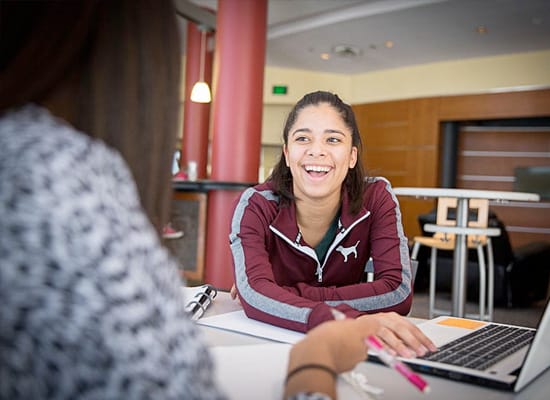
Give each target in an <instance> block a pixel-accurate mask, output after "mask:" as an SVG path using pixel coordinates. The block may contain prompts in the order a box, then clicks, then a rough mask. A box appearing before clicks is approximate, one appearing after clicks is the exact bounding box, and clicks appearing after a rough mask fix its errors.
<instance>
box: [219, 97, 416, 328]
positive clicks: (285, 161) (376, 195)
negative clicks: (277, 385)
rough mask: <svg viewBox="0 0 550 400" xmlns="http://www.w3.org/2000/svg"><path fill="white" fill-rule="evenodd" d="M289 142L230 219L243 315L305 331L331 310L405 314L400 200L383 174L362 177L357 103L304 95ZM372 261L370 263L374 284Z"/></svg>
mask: <svg viewBox="0 0 550 400" xmlns="http://www.w3.org/2000/svg"><path fill="white" fill-rule="evenodd" d="M283 142H284V146H283V152H282V154H281V159H280V161H279V162H278V164H277V165H276V166H275V168H274V170H273V173H272V175H271V176H270V177H269V178H268V180H267V181H266V182H265V183H263V184H261V185H258V186H256V187H253V188H250V189H248V190H246V191H245V192H244V193H243V194H242V196H241V197H240V199H239V201H238V202H237V204H236V207H235V212H234V216H233V219H232V223H231V234H230V243H231V249H232V253H233V263H234V272H235V287H236V292H238V295H239V298H240V301H241V303H242V305H243V307H244V310H245V312H246V314H247V315H248V316H249V317H251V318H255V319H258V320H261V321H264V322H268V323H272V324H275V325H279V326H282V327H285V328H289V329H294V330H298V331H302V332H305V331H308V330H310V329H312V328H313V327H315V326H317V325H319V324H320V323H322V322H324V321H327V320H330V319H332V314H331V311H330V310H331V308H332V307H334V308H337V309H338V310H340V311H342V312H343V313H345V314H346V315H347V316H348V317H352V318H355V317H360V316H362V315H364V314H368V313H374V312H378V311H396V312H398V313H400V314H406V313H408V311H409V309H410V306H411V301H412V288H411V269H410V259H409V252H408V247H407V239H406V237H405V236H404V234H403V228H402V225H401V212H400V210H399V204H398V202H397V199H396V197H395V195H394V194H393V191H392V189H391V185H390V183H389V182H388V181H387V180H385V179H384V178H367V177H366V176H365V172H364V170H363V164H362V160H361V159H360V155H361V150H362V143H361V136H360V134H359V131H358V128H357V124H356V122H355V116H354V114H353V110H352V109H351V107H350V106H349V105H348V104H346V103H344V102H343V101H342V100H341V99H340V98H339V97H338V96H337V95H335V94H333V93H329V92H322V91H319V92H313V93H309V94H307V95H305V96H304V97H303V98H302V99H301V100H300V101H298V103H297V104H296V105H295V106H294V108H293V109H292V110H291V112H290V114H289V116H288V118H287V121H286V124H285V127H284V130H283ZM369 259H372V262H371V263H367V262H368V261H369ZM367 265H369V266H370V265H373V266H374V267H373V268H374V271H373V272H374V280H373V281H370V280H369V282H367V281H366V280H365V279H364V276H365V272H366V271H365V267H366V266H367ZM369 272H372V271H369Z"/></svg>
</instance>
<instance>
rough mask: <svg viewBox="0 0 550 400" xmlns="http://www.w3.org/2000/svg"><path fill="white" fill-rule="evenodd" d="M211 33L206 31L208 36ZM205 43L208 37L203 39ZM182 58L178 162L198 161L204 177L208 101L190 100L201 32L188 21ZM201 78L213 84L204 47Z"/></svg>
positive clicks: (209, 56)
mask: <svg viewBox="0 0 550 400" xmlns="http://www.w3.org/2000/svg"><path fill="white" fill-rule="evenodd" d="M211 36H212V33H208V36H207V38H210V37H211ZM206 43H207V44H208V40H207V41H206ZM185 45H186V48H185V54H186V61H185V103H184V106H183V110H184V112H183V138H182V142H181V155H182V157H181V160H180V165H181V167H182V168H183V169H185V168H186V167H187V163H188V162H189V161H191V160H192V161H196V162H197V177H198V178H199V179H204V178H206V166H207V164H208V130H209V123H210V104H208V103H206V104H201V103H194V102H192V101H191V99H190V97H191V89H193V85H194V84H195V82H197V81H198V80H199V77H200V61H201V31H200V30H199V28H198V26H197V25H196V24H195V23H193V22H191V21H188V22H187V41H186V44H185ZM204 80H205V82H207V83H208V85H210V87H212V51H211V50H210V49H208V45H207V46H206V51H205V60H204Z"/></svg>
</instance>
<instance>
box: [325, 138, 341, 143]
mask: <svg viewBox="0 0 550 400" xmlns="http://www.w3.org/2000/svg"><path fill="white" fill-rule="evenodd" d="M341 141H342V140H340V138H337V137H329V138H328V139H327V142H329V143H340V142H341Z"/></svg>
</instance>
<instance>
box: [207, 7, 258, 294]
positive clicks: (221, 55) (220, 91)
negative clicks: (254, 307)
mask: <svg viewBox="0 0 550 400" xmlns="http://www.w3.org/2000/svg"><path fill="white" fill-rule="evenodd" d="M266 33H267V0H220V1H219V3H218V13H217V19H216V68H215V73H216V78H215V79H214V80H215V89H214V109H213V111H214V117H213V137H212V158H211V163H212V172H211V176H210V177H211V179H213V180H219V181H233V182H257V180H258V168H259V165H260V145H261V130H262V109H263V80H264V66H265V48H266ZM239 194H240V192H238V191H230V190H216V191H211V192H210V193H209V196H208V225H207V234H206V235H207V240H206V266H205V280H206V281H207V282H209V283H211V284H213V285H215V286H217V287H220V288H226V289H228V288H230V287H231V285H232V284H233V264H232V261H231V260H232V257H231V251H230V249H229V225H230V221H231V217H232V213H233V207H234V202H235V200H236V198H237V197H238V196H239Z"/></svg>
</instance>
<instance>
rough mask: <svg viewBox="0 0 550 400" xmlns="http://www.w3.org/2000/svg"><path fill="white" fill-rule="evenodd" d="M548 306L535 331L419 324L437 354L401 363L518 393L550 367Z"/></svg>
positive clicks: (446, 321)
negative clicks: (432, 343)
mask: <svg viewBox="0 0 550 400" xmlns="http://www.w3.org/2000/svg"><path fill="white" fill-rule="evenodd" d="M548 304H549V303H547V304H546V308H545V310H544V313H543V315H542V318H541V320H540V321H539V325H538V327H537V329H532V328H526V327H519V326H514V325H507V324H500V323H494V322H483V321H476V320H469V319H463V318H456V317H448V316H446V317H437V318H434V319H431V320H429V321H426V322H423V323H420V324H419V325H418V327H419V328H420V329H421V330H422V331H423V332H424V333H425V334H426V335H427V336H428V337H429V338H430V339H432V340H433V341H434V343H435V344H436V345H437V346H438V351H437V352H435V353H430V354H427V355H426V356H424V357H421V358H415V359H402V361H404V362H405V363H406V364H408V365H409V366H410V367H411V368H412V369H414V370H416V371H418V372H421V373H425V374H432V375H437V376H441V377H445V378H448V379H452V380H456V381H461V382H468V383H472V384H476V385H480V386H488V387H493V388H497V389H503V390H508V391H514V392H518V391H520V390H521V389H523V388H524V387H525V386H526V385H527V384H528V383H529V382H531V381H532V380H533V379H535V378H536V377H537V376H538V375H539V374H541V373H542V372H543V371H544V370H545V369H546V368H548V367H549V366H550V310H549V306H548ZM373 359H374V361H377V359H376V357H375V356H371V355H369V360H373Z"/></svg>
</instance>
